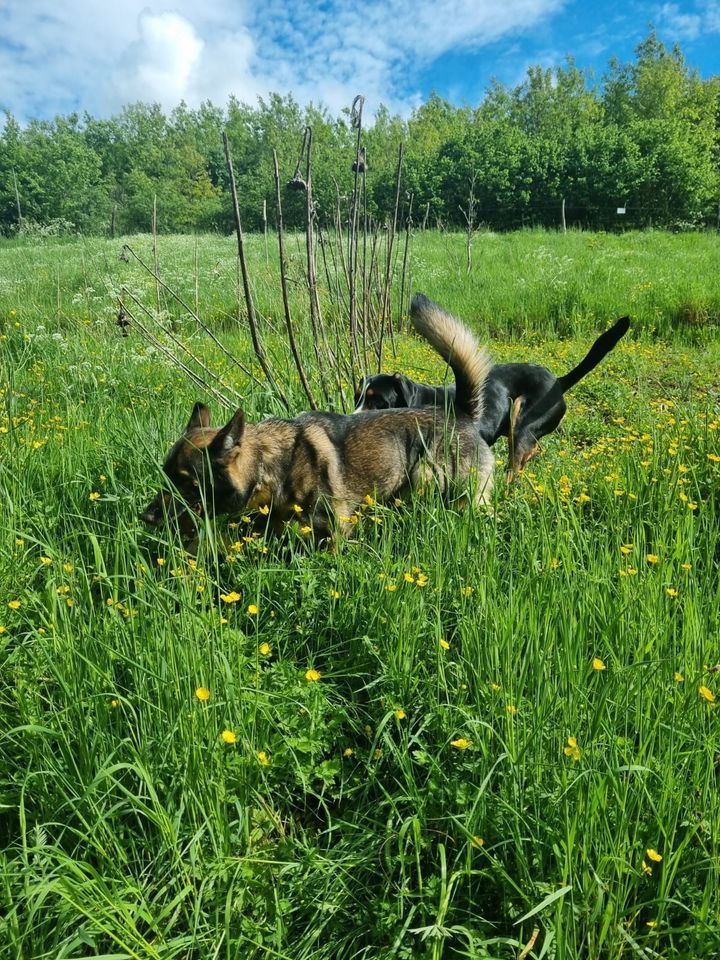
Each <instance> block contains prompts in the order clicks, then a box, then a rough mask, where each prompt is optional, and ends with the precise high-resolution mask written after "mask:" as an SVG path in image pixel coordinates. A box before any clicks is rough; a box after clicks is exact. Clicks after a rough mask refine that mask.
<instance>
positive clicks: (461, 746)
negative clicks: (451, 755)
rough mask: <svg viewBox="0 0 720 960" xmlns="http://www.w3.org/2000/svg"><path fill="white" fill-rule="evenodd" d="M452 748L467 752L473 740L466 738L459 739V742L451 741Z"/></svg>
mask: <svg viewBox="0 0 720 960" xmlns="http://www.w3.org/2000/svg"><path fill="white" fill-rule="evenodd" d="M450 746H451V747H455V749H456V750H467V748H468V747H471V746H472V740H468V739H467V738H466V737H458V738H457V740H451V741H450Z"/></svg>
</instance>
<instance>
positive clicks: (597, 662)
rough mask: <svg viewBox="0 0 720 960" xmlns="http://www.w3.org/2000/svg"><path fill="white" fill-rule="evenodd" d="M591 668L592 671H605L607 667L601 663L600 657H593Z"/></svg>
mask: <svg viewBox="0 0 720 960" xmlns="http://www.w3.org/2000/svg"><path fill="white" fill-rule="evenodd" d="M592 668H593V670H607V667H606V666H605V664H604V663H603V662H602V660H601V659H600V657H593V662H592Z"/></svg>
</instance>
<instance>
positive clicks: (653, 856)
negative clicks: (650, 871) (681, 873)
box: [645, 847, 662, 863]
mask: <svg viewBox="0 0 720 960" xmlns="http://www.w3.org/2000/svg"><path fill="white" fill-rule="evenodd" d="M645 853H646V854H647V857H648V860H652V861H653V863H660V861H661V860H662V854H659V853H658V852H657V850H653V848H652V847H648V848H647V850H646V851H645Z"/></svg>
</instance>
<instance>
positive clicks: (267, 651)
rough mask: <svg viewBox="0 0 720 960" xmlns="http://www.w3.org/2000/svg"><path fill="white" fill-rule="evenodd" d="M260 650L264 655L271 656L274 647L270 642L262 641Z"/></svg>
mask: <svg viewBox="0 0 720 960" xmlns="http://www.w3.org/2000/svg"><path fill="white" fill-rule="evenodd" d="M258 652H259V653H260V655H261V656H263V657H269V656H270V654H271V653H272V647H271V646H270V644H269V643H261V644H260V646H259V647H258Z"/></svg>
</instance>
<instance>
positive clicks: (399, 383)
mask: <svg viewBox="0 0 720 960" xmlns="http://www.w3.org/2000/svg"><path fill="white" fill-rule="evenodd" d="M411 400H412V386H411V381H410V380H409V379H408V378H407V377H405V376H403V374H402V373H393V374H389V373H376V374H374V375H373V376H371V377H365V379H364V380H363V382H362V384H361V385H360V386H359V387H358V389H357V390H356V391H355V413H360V412H361V411H363V410H389V409H390V408H392V407H409V406H410V404H411Z"/></svg>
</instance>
